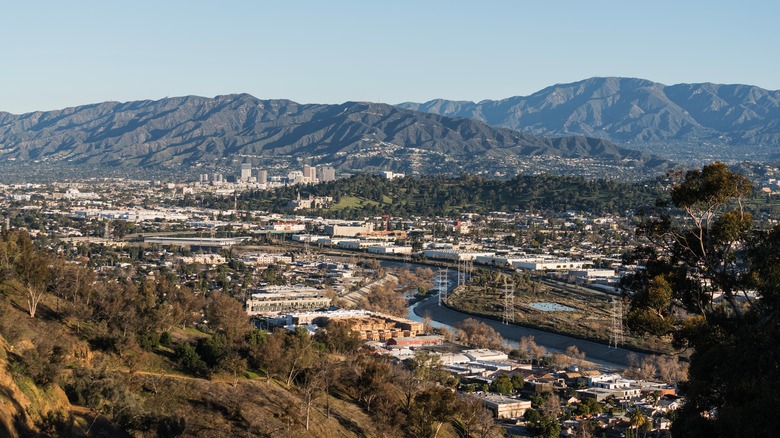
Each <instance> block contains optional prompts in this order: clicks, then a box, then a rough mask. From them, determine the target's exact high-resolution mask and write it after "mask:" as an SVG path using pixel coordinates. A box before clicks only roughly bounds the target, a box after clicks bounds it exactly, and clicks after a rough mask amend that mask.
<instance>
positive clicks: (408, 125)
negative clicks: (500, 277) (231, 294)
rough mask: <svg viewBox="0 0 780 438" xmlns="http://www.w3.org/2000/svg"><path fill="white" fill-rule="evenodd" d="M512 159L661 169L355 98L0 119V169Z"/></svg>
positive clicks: (593, 147) (449, 163)
mask: <svg viewBox="0 0 780 438" xmlns="http://www.w3.org/2000/svg"><path fill="white" fill-rule="evenodd" d="M522 157H549V158H544V160H545V161H550V160H552V159H564V160H566V159H568V160H577V159H588V160H597V161H599V162H608V163H613V164H614V165H626V164H627V163H630V164H632V165H635V166H639V167H647V166H651V167H654V166H659V165H663V164H664V162H663V160H658V159H655V158H653V157H652V156H650V155H648V154H642V153H639V152H637V151H633V150H628V149H623V148H619V147H617V146H615V145H614V144H613V143H611V142H609V141H606V140H602V139H594V138H587V137H583V136H566V137H559V138H549V137H538V136H533V135H529V134H526V133H522V132H519V131H516V130H511V129H507V128H500V127H493V126H490V125H488V124H486V123H484V122H481V121H477V120H471V119H463V118H451V117H446V116H440V115H435V114H429V113H423V112H417V111H413V110H409V109H403V108H398V107H394V106H391V105H386V104H379V103H366V102H347V103H344V104H341V105H318V104H308V105H304V104H298V103H295V102H292V101H289V100H260V99H257V98H255V97H252V96H250V95H248V94H237V95H227V96H217V97H215V98H204V97H194V96H189V97H176V98H166V99H161V100H157V101H150V100H145V101H136V102H127V103H118V102H104V103H98V104H94V105H86V106H79V107H74V108H67V109H63V110H59V111H46V112H34V113H28V114H22V115H13V114H9V113H0V162H6V163H9V162H12V163H19V162H42V163H52V164H56V163H63V164H65V163H67V164H87V165H99V166H120V167H128V166H140V167H157V168H159V167H163V168H181V167H209V166H211V167H213V166H218V165H224V166H235V164H236V163H239V162H252V163H255V164H258V163H265V164H268V163H271V162H274V160H279V159H282V160H287V161H288V162H289V163H295V162H299V161H302V160H303V161H307V162H311V163H314V164H331V165H334V166H336V167H339V168H341V169H348V170H366V169H374V168H385V169H393V170H401V171H412V172H458V171H482V172H484V171H486V169H490V170H491V171H492V170H494V169H496V168H497V167H501V166H505V167H507V166H508V167H512V166H514V165H516V164H518V163H519V164H520V165H522ZM517 160H520V162H518V161H517ZM508 170H509V169H508Z"/></svg>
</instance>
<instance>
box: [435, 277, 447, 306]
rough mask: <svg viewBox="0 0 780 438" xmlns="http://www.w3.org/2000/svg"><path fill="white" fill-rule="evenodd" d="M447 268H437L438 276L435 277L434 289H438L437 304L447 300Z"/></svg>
mask: <svg viewBox="0 0 780 438" xmlns="http://www.w3.org/2000/svg"><path fill="white" fill-rule="evenodd" d="M448 271H449V269H439V276H438V277H436V289H438V291H439V305H440V306H441V303H442V301H447V288H448V286H449V283H450V282H449V280H448V279H447V274H448Z"/></svg>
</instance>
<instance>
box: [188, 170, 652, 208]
mask: <svg viewBox="0 0 780 438" xmlns="http://www.w3.org/2000/svg"><path fill="white" fill-rule="evenodd" d="M299 192H300V194H301V196H304V197H305V196H308V195H311V196H331V197H333V199H334V203H335V205H334V206H333V208H331V209H324V210H318V211H314V212H313V213H316V214H317V215H321V216H330V217H339V218H355V217H362V216H376V215H381V214H383V213H387V214H390V215H393V216H450V217H453V216H458V215H460V213H465V212H469V213H487V212H490V211H506V212H511V211H518V210H543V209H556V210H567V209H572V210H581V211H592V212H594V213H605V212H623V211H627V210H630V209H632V208H635V207H639V206H642V205H647V204H649V203H652V202H653V200H655V198H656V197H657V196H658V193H659V192H658V191H657V189H656V187H655V184H626V183H620V182H616V181H610V180H603V179H602V180H588V179H585V178H581V177H570V176H552V175H535V176H527V175H526V176H517V177H515V178H512V179H510V180H506V181H502V180H491V179H485V178H482V177H476V176H472V175H464V176H461V177H457V178H448V177H444V176H423V177H407V178H398V179H392V180H388V179H385V178H383V177H381V176H377V175H367V174H361V175H355V176H352V177H351V178H347V179H342V180H337V181H332V182H327V183H322V184H317V185H312V186H290V187H282V188H278V189H275V190H267V191H266V190H263V191H254V192H245V193H243V194H241V195H239V197H238V203H239V208H241V209H250V210H265V211H282V209H283V206H284V205H285V204H286V202H287V201H289V200H290V199H294V198H295V197H296V196H297V195H298V193H299ZM184 202H185V203H187V204H197V205H203V206H209V207H221V208H228V207H232V202H233V201H232V199H230V200H228V199H223V198H220V197H213V196H210V195H198V196H197V197H188V198H186V199H185V201H184Z"/></svg>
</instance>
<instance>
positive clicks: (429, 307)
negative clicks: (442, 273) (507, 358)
mask: <svg viewBox="0 0 780 438" xmlns="http://www.w3.org/2000/svg"><path fill="white" fill-rule="evenodd" d="M414 313H415V315H417V316H419V317H422V316H423V315H426V314H428V315H430V316H431V318H432V319H433V320H434V321H436V322H438V323H441V324H445V325H449V326H452V325H454V324H456V323H458V322H460V321H463V320H464V319H466V318H474V319H476V320H479V321H482V322H484V323H486V324H488V325H489V326H491V327H493V328H494V329H496V331H497V332H498V333H500V334H501V336H503V337H504V338H506V339H508V340H510V341H519V340H520V338H522V337H524V336H533V337H534V341H535V342H536V343H537V344H538V345H541V346H543V347H545V348H546V349H548V350H551V351H557V352H563V351H564V350H565V349H566V347H569V346H571V345H574V346H575V347H577V348H578V349H579V350H580V351H582V352H584V353H585V359H586V360H589V361H591V362H595V363H597V364H600V365H604V366H606V367H609V368H613V369H623V368H626V366H627V365H628V359H627V356H628V354H629V353H631V351H630V350H626V349H623V348H612V347H609V346H607V345H604V344H599V343H597V342H591V341H586V340H582V339H577V338H572V337H569V336H565V335H559V334H557V333H550V332H545V331H542V330H537V329H532V328H528V327H522V326H518V325H511V324H509V325H505V324H502V323H501V322H500V321H496V320H493V319H489V318H482V317H478V316H473V315H467V314H465V313H461V312H458V311H456V310H452V309H450V308H447V307H444V306H441V307H440V306H439V305H438V300H437V298H436V296H432V297H430V298H427V299H425V300H424V301H421V302H420V303H419V304H418V305H417V306H415V307H414ZM634 354H636V355H637V356H638V357H639V358H640V359H641V358H642V357H643V356H644V355H643V354H642V353H636V352H635V353H634Z"/></svg>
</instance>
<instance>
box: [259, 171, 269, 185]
mask: <svg viewBox="0 0 780 438" xmlns="http://www.w3.org/2000/svg"><path fill="white" fill-rule="evenodd" d="M257 182H258V183H260V184H268V171H267V170H265V169H259V170H258V171H257Z"/></svg>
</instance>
